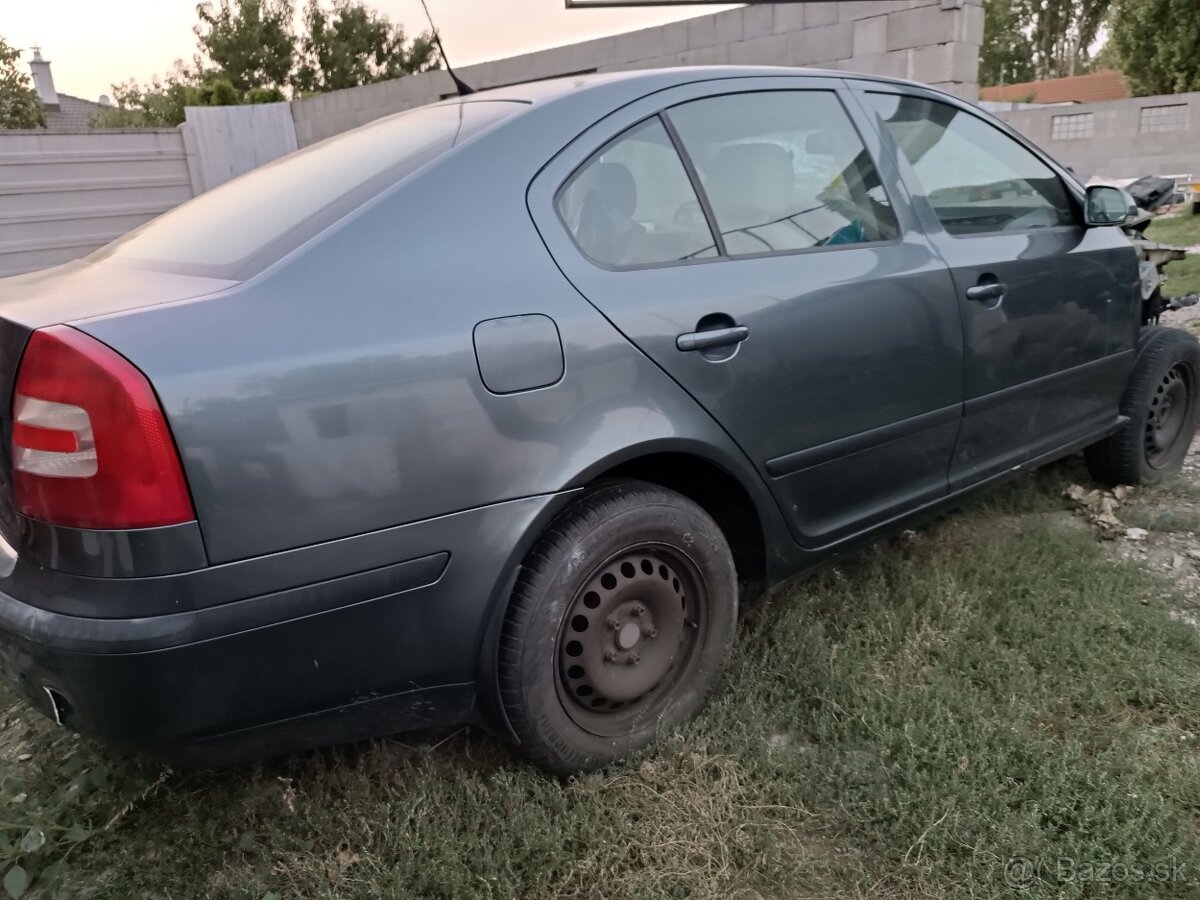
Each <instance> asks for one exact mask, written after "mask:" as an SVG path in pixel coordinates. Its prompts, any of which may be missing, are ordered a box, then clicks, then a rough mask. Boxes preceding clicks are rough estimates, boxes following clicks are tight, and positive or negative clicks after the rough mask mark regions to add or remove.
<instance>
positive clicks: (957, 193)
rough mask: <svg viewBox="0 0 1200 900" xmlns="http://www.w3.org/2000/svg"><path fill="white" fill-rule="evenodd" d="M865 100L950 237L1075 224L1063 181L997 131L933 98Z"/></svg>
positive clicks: (878, 96) (878, 97)
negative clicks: (896, 146) (893, 141)
mask: <svg viewBox="0 0 1200 900" xmlns="http://www.w3.org/2000/svg"><path fill="white" fill-rule="evenodd" d="M867 98H868V100H869V101H870V103H871V104H872V105H873V106H874V107H875V109H876V111H877V112H878V113H879V115H880V117H881V118H882V119H883V124H884V125H885V127H886V128H887V129H888V131H890V132H891V134H892V137H893V138H895V140H896V143H897V144H898V145H899V146H900V150H901V151H902V152H903V153H904V155H905V156H906V157H907V158H908V161H909V163H911V164H912V168H913V171H914V172H915V173H916V176H917V178H918V179H919V181H920V182H921V187H922V188H923V189H924V191H925V195H926V196H927V197H928V198H929V202H930V204H931V205H932V206H933V210H934V212H935V213H936V214H937V217H938V219H939V220H940V221H941V223H942V226H943V227H944V228H945V229H946V231H948V232H949V233H950V234H953V235H972V234H986V233H990V232H997V231H1029V230H1033V229H1038V228H1056V227H1059V226H1064V225H1075V224H1077V221H1078V218H1077V217H1078V213H1077V211H1076V209H1075V204H1074V203H1073V202H1072V200H1071V196H1070V194H1069V193H1068V191H1067V188H1066V186H1065V185H1064V184H1063V182H1062V179H1060V178H1059V177H1058V176H1057V175H1056V174H1055V173H1054V171H1053V170H1052V169H1051V168H1050V167H1049V166H1047V165H1046V164H1045V163H1043V162H1042V161H1041V160H1040V159H1038V158H1037V157H1036V156H1034V155H1033V154H1032V153H1030V152H1029V151H1028V150H1027V149H1025V148H1024V147H1022V146H1021V145H1020V144H1019V143H1018V142H1017V141H1014V140H1013V139H1012V138H1010V137H1009V136H1008V135H1006V134H1004V133H1003V132H1002V131H1000V130H999V129H996V128H993V127H992V126H991V125H989V124H987V123H986V122H984V121H983V120H982V119H979V118H976V117H975V116H973V115H971V114H970V113H967V112H964V111H963V110H960V109H957V108H956V107H953V106H948V105H947V104H945V103H938V102H936V101H933V100H925V99H922V98H919V97H901V96H897V95H895V94H874V93H872V94H868V95H867Z"/></svg>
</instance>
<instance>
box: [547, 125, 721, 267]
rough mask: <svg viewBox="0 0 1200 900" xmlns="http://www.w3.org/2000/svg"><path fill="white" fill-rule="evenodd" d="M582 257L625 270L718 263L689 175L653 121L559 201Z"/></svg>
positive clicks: (607, 152)
mask: <svg viewBox="0 0 1200 900" xmlns="http://www.w3.org/2000/svg"><path fill="white" fill-rule="evenodd" d="M558 212H559V215H560V216H562V219H563V222H565V223H566V225H567V229H568V230H569V231H570V232H571V235H572V236H573V237H574V238H575V243H576V244H578V245H579V249H580V250H582V251H583V252H584V253H586V254H587V255H588V256H589V257H590V258H591V259H592V260H594V261H595V262H598V263H601V264H602V265H606V266H614V267H625V266H640V265H652V264H655V263H669V262H680V261H682V260H687V259H697V258H700V257H704V256H715V255H716V247H715V246H714V244H715V242H714V241H713V236H712V232H711V231H710V230H709V228H708V223H707V222H706V221H705V218H704V212H703V210H702V209H701V207H700V201H699V200H698V199H697V197H696V192H695V190H693V189H692V183H691V181H690V180H689V178H688V174H687V170H686V169H685V168H684V166H683V162H682V161H681V160H680V158H679V154H678V153H676V151H675V146H674V145H673V144H672V143H671V139H670V137H669V136H668V135H667V130H666V128H664V127H663V124H662V122H661V121H660V120H659V119H657V118H654V119H650V120H648V121H646V122H644V123H642V124H641V125H638V126H636V127H634V128H633V129H631V130H630V131H627V132H626V133H625V134H624V135H622V136H621V137H619V138H617V139H616V140H615V141H613V142H612V143H610V144H609V145H608V146H607V147H605V148H604V149H603V150H601V151H600V152H599V153H597V154H596V155H595V156H593V157H592V158H591V159H590V160H589V161H588V162H587V163H586V164H584V166H583V168H581V169H580V170H579V172H578V173H577V174H576V175H575V177H574V178H572V179H571V180H570V181H569V182H568V183H567V186H566V188H564V189H563V191H562V193H561V194H559V198H558Z"/></svg>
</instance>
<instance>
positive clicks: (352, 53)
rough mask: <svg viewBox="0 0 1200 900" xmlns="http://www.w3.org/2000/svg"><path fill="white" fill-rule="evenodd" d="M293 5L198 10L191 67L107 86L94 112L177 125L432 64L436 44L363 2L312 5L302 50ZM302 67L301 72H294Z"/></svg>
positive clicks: (103, 119) (222, 5)
mask: <svg viewBox="0 0 1200 900" xmlns="http://www.w3.org/2000/svg"><path fill="white" fill-rule="evenodd" d="M294 11H295V4H294V2H293V0H217V2H216V3H214V2H204V3H201V4H199V5H198V6H197V7H196V15H197V16H198V17H199V20H200V21H199V23H198V24H197V25H196V27H195V28H194V29H193V31H194V32H195V34H196V41H197V48H196V49H197V52H196V54H195V56H194V57H193V59H192V62H191V64H190V65H189V64H185V63H184V62H183V61H182V60H177V61H176V63H175V68H174V70H173V71H172V72H171V73H169V74H168V75H166V76H164V77H161V78H154V79H152V80H151V82H150V83H149V84H148V85H146V86H144V87H143V86H142V85H140V84H138V83H137V82H135V81H129V82H126V83H124V84H116V85H113V101H114V105H113V106H112V107H110V108H108V109H105V110H103V111H102V112H100V113H99V114H97V115H96V116H95V117H94V118H93V119H92V123H93V124H94V125H96V126H98V127H101V128H138V127H162V126H173V125H178V124H179V123H180V122H182V121H183V120H184V116H185V113H184V110H185V109H186V108H187V107H189V106H229V105H234V104H240V103H272V102H277V101H280V100H285V99H286V96H285V94H284V91H285V90H289V89H290V90H296V91H300V92H305V93H316V92H320V91H329V90H336V89H337V88H343V87H355V86H357V85H360V84H368V83H370V82H374V81H380V80H382V79H385V78H397V77H399V76H401V75H406V74H408V73H411V72H424V71H426V70H427V69H434V68H437V66H438V54H437V50H436V48H435V46H434V43H433V38H432V36H430V35H429V34H427V33H422V34H420V35H418V36H417V37H416V38H415V39H413V40H412V41H409V40H408V39H407V37H406V35H405V33H404V28H403V26H401V25H394V24H392V22H391V21H389V20H388V18H387V16H384V15H380V14H379V13H376V12H374V11H373V10H371V9H368V8H367V7H366V6H365V5H364V4H363V3H362V2H361V0H333V8H332V9H331V10H326V8H325V7H324V6H323V5H322V2H321V0H309V3H308V6H307V7H306V8H305V12H304V26H305V33H304V37H303V39H302V42H301V47H300V50H299V51H297V38H296V35H295V32H294V30H293V28H292V20H293V17H294ZM297 61H299V65H297Z"/></svg>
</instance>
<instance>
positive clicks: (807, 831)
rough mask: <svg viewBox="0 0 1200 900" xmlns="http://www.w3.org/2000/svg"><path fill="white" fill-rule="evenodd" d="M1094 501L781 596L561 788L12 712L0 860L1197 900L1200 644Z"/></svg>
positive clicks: (539, 893)
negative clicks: (184, 767) (673, 721)
mask: <svg viewBox="0 0 1200 900" xmlns="http://www.w3.org/2000/svg"><path fill="white" fill-rule="evenodd" d="M1075 475H1076V473H1074V472H1073V471H1068V470H1064V469H1062V468H1060V469H1058V470H1054V471H1051V472H1049V473H1044V474H1041V475H1038V476H1036V477H1033V478H1027V479H1025V480H1024V481H1022V482H1021V483H1019V484H1018V485H1016V486H1014V487H1009V488H1005V489H1002V490H1001V491H999V492H998V493H996V494H994V495H992V496H991V497H989V498H987V499H985V500H982V501H977V502H976V503H974V504H972V505H971V506H970V508H968V509H966V510H965V511H963V512H961V513H958V514H955V515H953V516H951V517H948V518H946V519H943V520H941V521H939V522H938V523H935V524H934V525H932V526H930V527H929V528H927V529H924V530H922V531H921V532H919V533H918V534H917V535H916V536H910V537H907V538H897V539H895V540H893V541H890V542H887V543H883V544H879V545H877V546H875V547H873V548H870V549H867V550H865V551H863V552H862V553H860V554H858V555H857V556H855V557H853V558H851V559H848V560H846V561H844V562H841V563H839V564H838V565H837V566H836V567H835V568H831V569H827V570H825V571H824V572H823V573H822V574H820V575H819V576H817V577H815V578H813V579H810V580H808V581H805V582H802V583H798V584H795V585H792V586H791V587H789V588H788V589H786V590H784V591H782V592H780V593H778V594H777V595H776V596H774V597H773V598H772V599H770V600H768V601H766V602H764V603H763V604H761V605H759V606H757V607H756V608H754V609H753V610H751V611H750V613H749V614H748V615H747V617H746V620H745V622H744V623H743V626H742V634H741V635H740V639H739V642H738V647H737V656H736V662H735V665H734V667H733V670H732V672H731V673H730V677H729V678H728V680H727V682H726V685H725V687H724V689H723V690H722V691H721V692H720V694H719V696H718V698H717V699H716V701H715V702H714V703H713V704H712V705H711V706H710V708H709V709H708V711H707V712H706V714H705V715H704V716H703V717H702V718H701V719H700V720H699V721H698V722H697V723H695V724H694V725H693V726H691V727H690V728H688V729H686V730H684V731H683V732H681V733H677V734H673V735H670V736H668V737H667V738H666V739H665V740H663V741H662V742H661V743H660V744H659V745H658V746H657V747H656V748H655V749H654V750H653V751H651V752H648V753H645V754H643V755H641V756H640V757H638V758H636V759H634V760H631V761H630V762H629V763H628V764H626V765H624V766H621V767H617V768H614V769H613V770H611V771H608V772H604V773H600V774H595V775H589V776H585V777H581V778H578V779H574V780H570V781H566V782H560V781H556V780H554V779H550V778H547V777H545V776H543V775H542V774H540V773H539V772H537V771H534V770H532V769H530V768H528V767H526V766H524V765H523V764H522V763H521V762H520V760H519V759H518V758H517V757H516V756H515V755H513V754H512V753H511V752H510V751H509V750H508V749H507V748H505V747H503V746H502V745H500V744H498V743H496V742H494V741H492V740H491V739H489V738H486V737H484V736H480V735H475V734H462V733H456V734H453V735H451V736H450V737H449V738H448V739H447V740H446V741H445V743H443V744H442V745H441V746H439V747H437V748H436V749H428V748H422V747H418V746H415V745H414V742H432V741H433V740H435V737H431V736H428V735H421V736H417V737H412V736H409V737H407V738H405V737H402V738H400V740H401V741H404V742H405V743H404V744H401V743H399V742H397V741H381V742H375V743H371V744H366V745H360V746H357V747H352V748H346V749H342V750H337V751H329V752H324V753H315V754H307V755H302V756H298V757H294V758H291V759H287V760H282V761H276V762H272V763H269V764H265V765H262V766H257V767H252V768H245V769H240V770H234V771H230V772H221V773H199V774H177V773H170V772H160V771H159V770H158V769H156V768H153V767H146V766H140V765H138V764H136V763H132V762H129V761H122V760H119V759H116V758H113V757H111V756H109V755H106V754H105V753H104V752H103V751H98V750H96V749H95V748H93V747H92V746H90V745H88V744H87V743H86V742H83V741H79V740H77V739H75V738H72V737H70V736H67V735H62V734H58V733H56V732H53V731H51V730H50V729H48V728H46V727H44V726H43V725H41V724H40V723H36V722H35V721H34V715H33V714H32V713H29V712H27V711H25V710H24V709H23V708H22V707H20V706H16V707H14V709H13V710H12V711H11V712H10V713H9V718H10V720H11V719H12V717H14V716H15V717H18V718H19V720H20V721H19V722H13V721H10V722H9V724H8V725H7V727H6V728H5V729H3V730H2V731H0V735H3V737H4V742H5V746H6V747H7V752H6V753H5V758H6V761H5V762H4V764H3V769H2V781H0V819H2V820H4V821H3V822H2V823H0V839H3V841H4V843H3V845H0V854H2V855H3V856H4V857H6V858H7V859H8V860H9V863H8V864H7V865H10V866H11V865H12V864H13V863H18V862H19V863H20V865H21V866H22V867H23V870H24V871H25V872H27V873H28V874H29V875H30V876H33V877H35V878H37V879H39V881H38V882H37V883H40V884H43V885H45V884H47V883H49V885H50V887H51V888H52V891H51V894H53V895H57V896H87V897H97V898H108V897H111V898H121V900H126V898H137V897H156V898H168V897H169V898H193V897H206V896H213V897H222V898H235V897H238V898H242V897H245V898H252V900H260V898H263V897H265V896H269V895H275V896H278V897H281V898H290V897H303V898H325V897H328V898H333V897H350V898H359V897H397V898H399V897H414V898H426V897H427V898H508V897H515V898H577V900H584V898H588V900H591V898H595V900H600V898H638V900H641V898H746V900H750V898H756V900H766V898H771V900H774V898H780V900H782V898H789V900H791V898H803V897H822V898H866V897H875V896H887V897H899V898H913V900H916V898H942V897H945V898H949V897H955V898H958V897H962V898H967V897H972V898H989V897H995V898H1000V897H1011V896H1014V890H1013V889H1012V888H1010V887H1009V886H1006V884H1005V883H1004V881H1003V879H1002V872H1003V869H1004V865H1005V862H1006V861H1007V860H1009V859H1010V858H1013V857H1026V858H1029V859H1030V860H1037V861H1048V862H1050V863H1051V864H1052V863H1053V861H1054V860H1056V859H1064V860H1074V861H1075V865H1076V866H1077V867H1079V866H1083V865H1085V864H1088V863H1092V864H1095V865H1099V864H1102V863H1106V862H1109V861H1112V860H1117V861H1121V862H1124V863H1130V864H1138V865H1143V866H1150V865H1154V864H1159V863H1168V862H1169V861H1171V860H1178V861H1179V862H1180V863H1181V864H1183V865H1184V866H1185V868H1184V870H1183V874H1184V875H1185V876H1186V877H1189V878H1191V879H1192V881H1191V882H1190V883H1184V882H1175V883H1169V884H1160V883H1147V882H1142V883H1127V884H1123V885H1116V886H1111V885H1110V886H1105V885H1096V884H1089V883H1087V882H1086V881H1085V880H1081V879H1078V878H1077V879H1076V880H1074V881H1063V880H1059V879H1057V878H1055V877H1050V878H1049V879H1048V880H1047V881H1046V882H1037V883H1035V884H1033V885H1032V887H1031V888H1030V889H1029V890H1028V891H1027V892H1025V893H1023V894H1021V896H1028V897H1038V898H1042V897H1045V898H1050V897H1093V896H1121V897H1185V896H1197V891H1198V890H1200V887H1198V886H1200V869H1197V868H1196V867H1195V866H1196V864H1195V863H1194V861H1195V860H1198V859H1200V752H1198V749H1197V740H1198V738H1197V734H1198V733H1200V638H1198V636H1197V633H1196V631H1195V630H1194V629H1193V628H1191V627H1190V626H1187V625H1185V624H1182V623H1180V622H1178V621H1175V620H1174V619H1173V618H1172V617H1171V616H1170V614H1169V613H1170V610H1171V608H1172V606H1173V604H1174V603H1175V602H1176V601H1178V600H1179V599H1181V598H1176V597H1174V596H1173V595H1172V593H1171V588H1170V587H1169V586H1167V585H1166V584H1165V583H1162V582H1159V581H1156V580H1155V578H1154V576H1153V575H1151V574H1148V573H1147V572H1146V571H1144V570H1143V569H1141V568H1138V567H1136V566H1133V565H1132V564H1128V563H1121V562H1117V561H1113V560H1111V559H1109V558H1108V557H1107V556H1106V555H1105V554H1104V553H1103V551H1102V549H1101V548H1100V546H1099V545H1098V543H1097V542H1096V540H1095V538H1094V537H1093V535H1092V534H1091V532H1090V531H1088V530H1087V529H1083V528H1078V527H1076V528H1070V527H1064V524H1063V519H1064V517H1065V518H1066V519H1067V520H1068V524H1069V520H1070V517H1069V514H1066V513H1064V512H1063V511H1062V504H1061V501H1060V500H1059V499H1058V496H1059V494H1061V491H1062V489H1063V488H1064V487H1065V485H1066V484H1067V483H1068V481H1069V480H1070V479H1071V478H1072V477H1073V476H1075ZM24 754H29V758H28V759H24V760H19V759H18V756H23V755H24ZM31 827H32V828H37V829H40V831H34V832H32V833H31V831H30V829H31ZM31 834H32V836H31ZM43 834H44V835H45V837H46V843H45V844H44V845H41V846H37V847H36V848H35V849H30V848H34V847H35V845H38V844H40V842H41V839H42V838H41V835H43ZM22 840H24V841H25V842H26V848H27V849H26V850H22V849H21V848H20V842H21V841H22ZM64 857H65V862H62V863H61V864H60V865H59V868H58V869H57V871H55V870H51V871H50V872H49V873H48V875H49V877H48V876H47V873H46V872H45V868H46V867H47V866H48V865H51V864H53V863H55V862H56V861H61V860H63V859H64ZM1077 871H1079V869H1077Z"/></svg>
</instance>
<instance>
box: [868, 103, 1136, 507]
mask: <svg viewBox="0 0 1200 900" xmlns="http://www.w3.org/2000/svg"><path fill="white" fill-rule="evenodd" d="M853 84H854V87H855V88H856V89H857V90H858V91H862V92H870V93H877V94H903V95H907V96H913V97H918V98H922V99H928V100H933V101H935V102H938V103H942V104H944V105H946V106H950V107H954V108H957V109H959V110H961V111H962V112H964V113H966V114H969V115H972V116H974V117H975V118H977V119H980V120H982V121H985V122H987V124H989V125H991V126H992V127H993V128H994V129H995V130H996V132H997V134H998V137H999V136H1003V137H1007V138H1010V139H1013V140H1015V141H1017V143H1020V144H1021V145H1022V146H1024V147H1025V148H1026V149H1027V150H1029V151H1030V152H1031V153H1032V154H1033V155H1034V156H1036V157H1037V158H1038V159H1040V160H1041V161H1042V162H1043V163H1045V164H1046V165H1047V166H1049V167H1050V168H1051V169H1052V170H1053V171H1055V172H1056V173H1057V174H1058V176H1059V177H1060V179H1062V181H1063V183H1064V184H1065V185H1066V186H1067V189H1068V191H1070V192H1071V193H1072V194H1073V195H1074V196H1075V198H1076V200H1077V201H1078V202H1079V203H1080V204H1082V200H1083V197H1082V192H1081V191H1080V190H1079V187H1078V185H1077V184H1076V183H1075V181H1074V179H1072V178H1070V177H1068V176H1067V174H1066V173H1065V172H1064V171H1063V170H1062V169H1061V168H1060V167H1059V166H1058V165H1057V164H1056V163H1055V162H1054V161H1053V159H1051V158H1050V157H1048V156H1047V155H1046V154H1045V153H1043V152H1042V151H1041V150H1039V149H1038V148H1037V147H1036V146H1034V145H1032V144H1030V143H1029V142H1028V141H1026V140H1025V139H1024V138H1021V137H1020V136H1019V135H1017V134H1016V133H1015V132H1013V131H1012V130H1011V129H1008V128H1006V127H1004V126H1003V125H1001V124H1000V123H998V122H997V121H995V120H993V119H991V118H990V117H988V116H987V115H986V114H984V113H982V111H980V110H978V109H976V108H974V107H971V106H969V105H967V104H964V103H963V102H961V101H958V100H955V99H953V98H949V97H946V96H944V95H942V94H940V93H937V92H934V91H930V90H928V89H920V88H913V87H904V88H900V87H897V86H891V85H880V84H878V83H874V82H860V81H856V82H853ZM863 108H864V110H865V112H866V114H867V118H868V119H869V120H871V121H872V123H873V124H874V125H875V127H876V129H877V132H878V133H879V134H880V136H881V138H882V139H883V142H884V145H885V146H886V147H887V148H888V151H889V153H890V154H891V155H892V157H893V158H894V159H895V160H896V161H897V164H898V165H899V167H900V169H901V172H902V173H903V174H904V180H905V183H906V184H908V185H909V187H910V190H911V191H912V202H913V206H914V209H915V211H916V213H917V216H918V217H919V219H920V222H921V226H922V228H923V229H924V230H925V232H926V233H927V234H928V235H929V239H930V242H931V244H932V246H933V247H934V248H935V250H936V252H937V253H938V254H939V256H940V257H941V258H942V259H944V260H945V261H946V264H947V265H948V266H949V267H950V271H951V273H952V275H953V277H954V282H955V288H956V292H957V296H958V302H959V305H960V307H961V310H962V323H963V343H964V369H963V395H964V403H965V406H964V420H963V427H962V433H961V435H960V436H959V440H958V443H957V447H956V448H955V453H954V460H953V462H952V465H951V470H950V484H951V487H952V488H953V487H959V486H964V485H969V484H971V483H972V482H974V481H977V480H979V479H980V478H986V477H987V476H989V475H991V474H993V473H995V472H998V471H1003V470H1004V469H1005V468H1007V467H1010V466H1012V465H1016V464H1018V463H1020V462H1021V461H1022V460H1023V459H1025V458H1028V457H1029V456H1031V455H1036V454H1037V453H1038V452H1040V451H1042V450H1045V449H1048V448H1050V447H1053V446H1057V445H1059V444H1062V443H1063V442H1065V441H1067V440H1069V439H1071V438H1072V437H1074V436H1078V435H1080V434H1091V433H1094V431H1095V430H1096V428H1097V427H1104V426H1106V425H1108V424H1111V422H1112V421H1114V420H1115V418H1116V417H1117V414H1118V404H1119V401H1120V397H1121V393H1122V390H1123V387H1124V384H1125V382H1126V380H1127V379H1128V377H1129V372H1130V371H1131V369H1132V366H1133V348H1134V342H1135V341H1136V323H1137V321H1138V315H1137V308H1136V305H1135V303H1136V296H1137V290H1136V285H1137V282H1138V266H1137V254H1136V252H1135V251H1134V249H1133V247H1132V245H1131V244H1130V242H1129V239H1128V238H1127V237H1126V236H1125V235H1124V234H1123V233H1122V232H1121V230H1120V229H1119V228H1087V227H1084V226H1083V225H1082V224H1079V225H1075V226H1069V227H1068V226H1062V227H1056V228H1042V229H1037V230H1029V231H1023V232H1013V233H1007V232H1006V233H995V232H994V233H988V234H978V235H952V234H950V233H948V232H947V231H946V229H945V228H943V226H942V224H941V222H939V221H938V218H937V215H936V214H935V213H934V211H933V208H932V206H931V205H930V203H929V200H928V198H927V197H925V196H924V194H923V193H922V188H921V184H920V181H919V179H918V178H917V177H916V175H915V173H914V172H913V170H912V167H911V166H910V165H909V163H908V160H907V159H906V158H905V157H904V155H903V154H902V153H901V152H900V151H899V150H898V148H897V147H896V145H895V142H894V141H893V140H892V139H891V137H890V135H889V134H888V132H887V129H886V128H884V127H883V126H882V125H881V124H880V123H879V121H878V119H877V118H876V114H875V112H874V110H873V108H872V107H871V105H870V104H869V103H864V104H863ZM1081 222H1082V219H1081ZM988 280H992V281H999V282H1000V283H1002V284H1003V285H1004V286H1005V287H1006V292H1005V294H1004V296H1003V299H1002V300H1001V301H1000V302H998V303H992V302H988V303H981V302H978V301H973V300H970V299H968V298H967V296H966V293H967V291H968V289H970V288H971V287H972V286H974V285H976V284H981V283H984V282H985V281H988ZM1130 323H1134V326H1135V327H1132V328H1131V326H1130Z"/></svg>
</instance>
